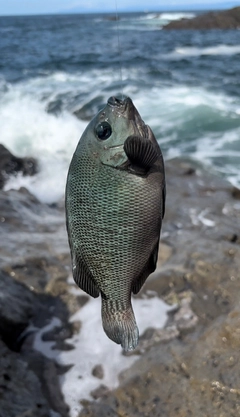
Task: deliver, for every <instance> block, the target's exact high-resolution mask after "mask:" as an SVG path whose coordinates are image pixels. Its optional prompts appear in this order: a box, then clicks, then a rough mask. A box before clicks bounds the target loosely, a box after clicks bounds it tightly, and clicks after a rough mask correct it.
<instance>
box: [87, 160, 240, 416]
mask: <svg viewBox="0 0 240 417" xmlns="http://www.w3.org/2000/svg"><path fill="white" fill-rule="evenodd" d="M166 174H167V210H166V216H165V219H164V223H163V230H162V248H163V252H164V255H163V261H162V262H159V266H158V269H157V270H156V271H155V272H154V273H153V274H152V275H151V276H150V277H149V278H148V280H147V281H146V284H145V286H144V288H143V294H145V296H147V295H148V294H153V293H155V294H156V293H157V294H158V295H159V296H160V297H162V298H164V299H165V300H166V301H167V302H168V303H170V304H172V305H173V310H172V312H170V313H169V320H168V323H167V325H166V327H165V329H160V330H159V329H148V330H147V331H146V332H145V334H144V335H143V336H142V337H141V338H140V342H139V346H138V347H137V349H136V350H135V351H134V352H133V353H132V354H135V355H138V358H139V359H138V360H137V361H136V362H135V363H134V364H133V365H132V366H131V367H130V368H129V369H128V370H126V371H124V372H123V373H122V374H121V375H120V377H119V378H120V385H119V387H118V388H117V389H115V390H113V391H112V392H110V393H106V394H105V395H104V396H103V397H102V398H100V399H99V400H98V403H95V402H92V403H91V402H89V403H88V404H85V406H84V409H83V410H82V412H81V413H80V416H81V417H87V416H88V417H91V416H94V417H100V416H103V415H109V416H114V415H121V416H124V415H130V416H133V417H143V416H151V417H160V416H161V417H162V416H171V417H183V416H184V417H185V416H187V415H189V416H194V417H203V416H204V417H205V416H211V417H219V416H220V415H221V417H229V416H232V417H233V416H236V415H238V414H239V413H240V401H239V398H240V391H239V387H240V374H239V371H238V363H239V360H240V353H239V352H240V350H239V343H240V330H239V327H240V325H239V323H240V320H239V319H240V311H239V290H240V272H239V271H240V246H239V243H238V238H237V237H236V235H238V231H237V230H236V225H237V224H240V205H239V203H238V200H237V199H236V198H235V196H233V193H232V186H231V185H230V184H229V183H228V182H227V181H225V180H224V179H222V178H220V177H214V176H213V175H212V174H209V173H207V172H205V171H203V170H202V169H200V168H199V167H198V166H194V164H193V163H191V162H190V161H183V160H173V161H170V162H168V163H167V164H166ZM160 250H161V248H160ZM140 296H141V294H140Z"/></svg>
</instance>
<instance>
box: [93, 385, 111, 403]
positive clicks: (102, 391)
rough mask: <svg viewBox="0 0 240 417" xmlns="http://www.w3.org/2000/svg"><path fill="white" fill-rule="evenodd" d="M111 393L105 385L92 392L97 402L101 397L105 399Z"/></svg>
mask: <svg viewBox="0 0 240 417" xmlns="http://www.w3.org/2000/svg"><path fill="white" fill-rule="evenodd" d="M108 392H109V389H108V387H106V386H105V385H100V386H99V387H98V388H96V389H95V390H94V391H92V392H91V396H92V397H93V398H94V399H95V400H97V399H98V398H100V397H103V396H104V395H106V394H107V393H108Z"/></svg>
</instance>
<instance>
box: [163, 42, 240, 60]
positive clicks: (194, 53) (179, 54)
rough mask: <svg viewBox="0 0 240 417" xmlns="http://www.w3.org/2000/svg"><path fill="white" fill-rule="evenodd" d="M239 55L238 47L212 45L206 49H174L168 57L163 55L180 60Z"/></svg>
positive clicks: (239, 47)
mask: <svg viewBox="0 0 240 417" xmlns="http://www.w3.org/2000/svg"><path fill="white" fill-rule="evenodd" d="M237 54H240V45H213V46H209V47H207V48H197V47H191V46H189V47H181V48H176V49H175V50H174V51H173V52H171V53H170V54H168V55H163V58H167V59H181V58H184V57H198V56H204V55H237Z"/></svg>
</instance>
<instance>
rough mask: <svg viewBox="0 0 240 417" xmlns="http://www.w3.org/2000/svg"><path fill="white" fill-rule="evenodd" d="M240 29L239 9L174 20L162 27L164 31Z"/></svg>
mask: <svg viewBox="0 0 240 417" xmlns="http://www.w3.org/2000/svg"><path fill="white" fill-rule="evenodd" d="M239 28H240V7H234V8H233V9H230V10H224V11H220V12H208V13H204V14H200V15H198V16H196V17H194V18H192V19H181V20H175V21H172V22H170V23H168V24H167V25H166V26H164V27H163V29H164V30H171V29H174V30H175V29H194V30H196V29H197V30H209V29H239Z"/></svg>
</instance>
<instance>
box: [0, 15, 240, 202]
mask: <svg viewBox="0 0 240 417" xmlns="http://www.w3.org/2000/svg"><path fill="white" fill-rule="evenodd" d="M192 16H193V14H192V13H163V14H159V13H142V14H141V13H138V14H120V15H119V18H120V19H119V21H118V22H116V21H114V17H115V15H114V14H113V15H65V16H64V15H59V16H34V17H33V16H32V17H31V16H28V17H4V18H3V17H2V18H0V39H1V40H0V56H1V60H0V133H1V134H0V142H1V143H3V144H4V145H5V146H7V147H8V149H9V150H10V151H12V152H13V153H15V154H16V155H18V156H33V157H36V158H37V159H38V161H39V167H40V169H39V173H38V174H37V175H36V176H35V177H31V178H30V177H21V176H19V177H17V178H12V180H10V181H9V182H8V183H7V185H6V189H8V188H19V187H20V186H25V187H27V188H28V189H29V190H30V191H31V192H32V193H33V194H35V195H36V196H37V197H38V198H39V199H40V200H41V201H44V202H47V203H53V202H55V201H57V200H59V199H60V198H61V197H62V196H63V193H64V188H65V181H66V174H67V169H68V166H69V162H70V159H71V156H72V153H73V151H74V149H75V147H76V144H77V142H78V140H79V138H80V136H81V134H82V132H83V130H84V128H85V127H86V125H87V123H88V122H89V120H90V119H91V117H92V116H93V115H95V113H96V112H97V111H99V110H100V109H101V108H102V107H103V106H104V105H105V103H106V101H107V99H108V98H109V97H110V96H111V95H116V94H121V93H123V94H124V95H129V96H130V97H131V98H132V100H133V102H134V104H135V105H136V107H137V108H138V110H139V112H140V114H141V116H142V118H143V120H144V121H145V122H146V123H147V124H149V125H150V126H151V128H152V129H153V131H154V133H155V135H156V137H157V140H158V141H159V143H160V145H161V148H162V150H163V154H164V157H165V159H169V158H174V157H178V156H180V157H181V156H182V157H190V158H192V159H194V160H196V161H197V162H199V163H201V164H202V165H204V166H205V167H206V168H207V169H211V170H213V171H214V170H215V171H217V172H219V173H220V174H221V175H224V176H225V177H227V178H228V179H229V180H230V181H232V183H233V184H235V185H237V186H239V185H240V170H239V166H240V79H239V72H240V31H238V30H225V31H221V30H210V31H164V30H162V27H163V26H164V25H165V24H166V23H167V22H169V21H170V20H174V19H179V18H182V17H185V18H190V17H192ZM117 30H118V31H119V39H120V53H119V48H118V35H117ZM120 66H121V70H120ZM121 73H122V78H123V80H121ZM75 114H78V118H77V117H76V115H75Z"/></svg>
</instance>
